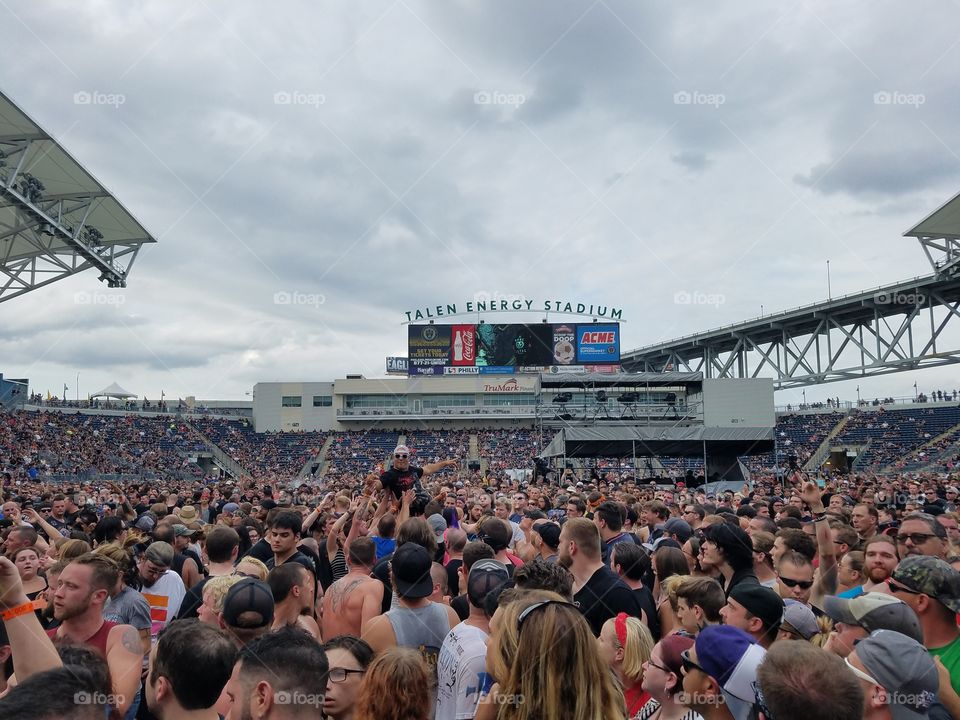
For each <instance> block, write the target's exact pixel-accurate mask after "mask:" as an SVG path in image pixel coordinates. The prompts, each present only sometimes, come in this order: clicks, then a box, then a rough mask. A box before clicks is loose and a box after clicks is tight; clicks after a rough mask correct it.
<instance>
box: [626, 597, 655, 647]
mask: <svg viewBox="0 0 960 720" xmlns="http://www.w3.org/2000/svg"><path fill="white" fill-rule="evenodd" d="M632 592H633V597H634V599H635V600H636V601H637V605H639V606H640V609H641V610H643V612H645V613H646V614H647V627H648V628H650V634H651V635H652V636H653V641H654V642H659V641H660V615H658V614H657V604H656V603H655V602H654V601H653V593H652V592H650V589H649V588H647V587H642V588H637V589H636V590H633V591H632Z"/></svg>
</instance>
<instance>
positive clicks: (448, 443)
mask: <svg viewBox="0 0 960 720" xmlns="http://www.w3.org/2000/svg"><path fill="white" fill-rule="evenodd" d="M403 434H404V435H405V436H406V440H405V442H404V444H405V445H406V446H407V447H409V448H410V451H411V452H412V453H413V456H414V458H415V459H416V460H417V462H418V463H429V462H435V461H436V460H437V459H439V458H448V457H455V458H463V459H466V457H467V454H468V453H469V451H470V435H471V434H472V433H471V431H469V430H423V429H417V430H413V431H406V432H404V433H403Z"/></svg>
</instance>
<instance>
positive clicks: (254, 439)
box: [192, 417, 326, 480]
mask: <svg viewBox="0 0 960 720" xmlns="http://www.w3.org/2000/svg"><path fill="white" fill-rule="evenodd" d="M192 422H193V424H194V426H195V427H196V428H197V429H198V430H199V431H200V432H201V433H203V435H204V436H205V437H207V438H208V439H209V440H210V441H211V442H213V443H215V444H216V445H217V446H218V447H219V448H220V449H221V450H223V451H224V452H226V453H227V454H228V455H229V456H230V457H231V458H233V460H234V461H236V462H237V463H239V464H240V466H241V467H242V468H243V469H244V470H246V471H247V472H248V473H250V474H251V475H252V476H253V477H254V478H257V479H263V480H277V479H278V478H283V477H289V476H290V475H296V474H297V473H299V472H300V470H301V469H302V468H303V466H304V465H305V464H306V462H307V461H308V460H309V459H310V458H312V457H315V456H316V455H318V454H319V452H320V449H321V448H322V447H323V444H324V442H325V441H326V435H325V433H321V432H298V433H281V432H266V433H258V432H256V431H255V430H254V429H253V425H252V424H251V423H250V422H249V421H248V420H219V419H213V418H206V417H204V418H196V419H194V420H192Z"/></svg>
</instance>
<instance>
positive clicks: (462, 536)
mask: <svg viewBox="0 0 960 720" xmlns="http://www.w3.org/2000/svg"><path fill="white" fill-rule="evenodd" d="M466 544H467V534H466V533H465V532H464V531H463V530H461V529H460V528H450V529H449V530H447V550H448V551H450V552H454V553H459V552H463V548H464V546H466Z"/></svg>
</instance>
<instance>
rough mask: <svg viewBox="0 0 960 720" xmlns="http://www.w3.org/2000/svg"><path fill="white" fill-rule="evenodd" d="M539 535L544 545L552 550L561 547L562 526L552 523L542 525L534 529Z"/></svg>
mask: <svg viewBox="0 0 960 720" xmlns="http://www.w3.org/2000/svg"><path fill="white" fill-rule="evenodd" d="M533 529H534V530H535V531H536V532H537V535H539V536H540V538H541V539H542V540H543V542H544V544H545V545H546V546H547V547H548V548H550V549H551V550H556V549H557V548H559V547H560V526H559V525H555V524H554V523H552V522H545V523H540V524H539V525H537V526H536V527H534V528H533Z"/></svg>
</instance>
